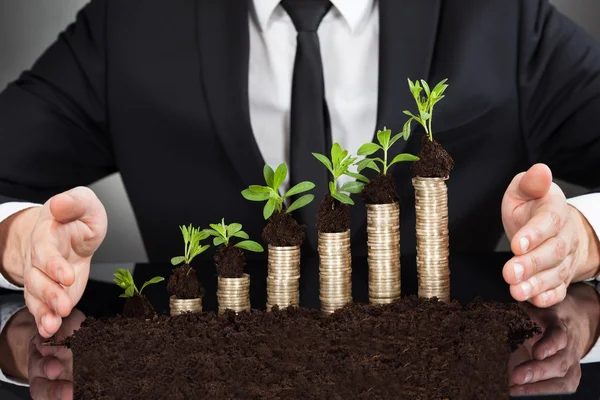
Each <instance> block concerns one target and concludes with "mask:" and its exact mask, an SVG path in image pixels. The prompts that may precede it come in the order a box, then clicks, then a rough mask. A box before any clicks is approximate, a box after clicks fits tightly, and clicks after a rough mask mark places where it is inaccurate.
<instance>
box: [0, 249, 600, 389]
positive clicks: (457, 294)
mask: <svg viewBox="0 0 600 400" xmlns="http://www.w3.org/2000/svg"><path fill="white" fill-rule="evenodd" d="M508 258H509V255H505V254H489V255H483V254H482V255H476V256H452V257H451V269H452V296H453V298H455V299H457V300H459V301H461V302H468V301H470V300H472V299H473V298H475V297H483V298H484V299H485V300H496V301H503V302H508V301H511V299H510V294H509V292H508V287H507V285H506V284H505V283H504V282H503V281H502V275H501V269H502V266H503V264H504V262H505V261H506V260H508ZM106 267H107V266H104V268H106ZM170 270H171V267H170V266H168V265H166V264H165V265H160V264H139V265H137V266H136V267H135V270H134V278H135V280H136V281H144V280H146V279H148V278H150V277H153V276H156V275H162V276H165V277H167V276H168V275H169V273H170ZM197 270H198V275H199V278H200V280H201V281H202V283H203V285H204V287H205V289H206V295H205V298H204V301H203V303H204V308H205V310H215V309H216V305H217V304H216V295H215V292H216V276H215V272H214V267H212V265H211V264H210V263H209V262H205V263H204V267H203V266H202V263H198V264H197ZM247 272H248V273H250V274H251V276H252V288H251V291H252V306H253V308H262V309H264V308H265V301H266V293H265V292H266V288H265V286H266V283H265V278H266V267H265V264H264V262H263V261H256V262H252V261H249V265H248V267H247ZM367 282H368V280H367V265H366V260H364V259H354V260H353V297H354V299H355V301H359V302H366V301H367V300H368V288H367ZM416 286H417V279H416V270H415V262H414V257H403V259H402V289H403V294H415V293H416ZM318 287H319V285H318V260H314V259H307V260H304V261H303V267H302V278H301V305H302V306H305V307H309V308H318V307H319V300H318ZM120 291H121V289H119V288H118V287H117V286H116V285H112V284H109V283H105V282H97V281H91V282H90V283H89V285H88V288H87V289H86V293H85V294H84V297H83V299H82V301H81V302H80V304H79V305H78V309H77V310H74V311H73V313H72V314H71V315H70V316H69V317H68V318H65V319H64V321H63V325H62V327H61V330H60V331H59V333H58V334H57V335H56V337H55V338H54V340H61V339H62V338H64V337H66V336H69V335H70V334H72V333H73V331H75V330H77V329H78V328H79V326H80V325H81V322H82V321H83V320H84V319H85V315H89V316H94V317H99V316H112V315H115V314H117V313H120V312H121V308H122V305H123V300H122V299H120V298H119V297H118V295H119V294H120ZM144 294H146V295H147V296H148V297H149V299H150V301H151V302H152V303H153V305H154V306H155V307H156V309H157V311H158V312H159V313H166V312H167V310H168V295H167V294H166V289H165V288H164V287H160V286H158V285H157V287H154V288H149V289H148V290H147V291H145V292H144ZM20 302H21V303H22V299H21V298H20V296H18V295H14V294H4V295H0V309H1V310H0V313H2V312H4V313H6V312H5V311H3V310H9V311H10V308H11V306H14V307H16V306H18V305H19V303H20ZM523 307H524V308H525V310H526V311H527V313H528V314H529V315H530V316H531V318H532V319H533V320H534V321H535V322H536V323H538V324H539V325H540V326H541V327H542V329H543V333H542V334H540V335H538V336H536V337H534V338H532V339H530V340H528V341H527V342H526V343H525V344H523V345H522V346H520V347H519V348H518V349H517V350H516V351H515V352H514V353H513V354H512V355H511V358H510V361H509V365H508V371H509V377H510V386H511V388H510V392H511V394H512V395H515V396H520V395H542V394H559V393H560V394H564V393H576V394H574V395H572V396H566V397H565V396H557V397H556V398H563V397H564V398H573V399H575V398H580V399H592V398H598V397H599V393H600V383H599V382H598V379H596V378H597V377H600V363H596V364H586V365H582V366H580V363H579V361H580V360H581V358H582V357H583V356H584V355H585V354H587V352H588V351H589V350H590V348H591V347H592V345H593V344H594V343H595V342H596V340H597V336H598V334H599V333H600V332H598V321H599V318H600V296H598V294H597V291H596V289H595V288H594V287H593V286H591V285H587V284H577V285H572V286H571V287H570V289H569V292H568V295H567V298H566V299H565V301H563V302H562V303H561V304H559V305H557V306H554V307H552V308H549V309H538V308H536V307H533V306H531V305H529V304H523ZM42 343H43V339H42V338H41V337H40V336H39V335H37V334H36V326H35V321H34V319H33V317H32V316H31V314H29V312H28V311H27V310H26V309H22V310H20V311H18V312H16V313H14V314H13V315H12V317H11V318H10V320H9V322H8V323H7V324H6V326H5V328H4V330H3V332H2V335H1V338H0V367H1V368H2V371H3V372H4V374H5V375H7V376H9V377H10V378H11V380H13V381H15V382H16V383H19V382H20V383H21V384H29V385H30V390H31V395H30V393H29V388H27V387H19V386H17V384H15V383H13V384H11V383H2V384H0V398H1V399H5V398H6V399H10V398H16V399H29V398H32V397H33V398H34V399H57V398H60V399H70V398H72V396H73V385H72V376H73V355H72V353H71V351H70V350H69V349H66V348H63V347H50V346H44V345H42ZM98 362H101V360H98ZM107 362H108V361H107ZM526 381H527V382H528V383H527V384H525V382H526ZM9 396H13V397H9ZM528 398H530V397H528ZM544 398H546V397H544Z"/></svg>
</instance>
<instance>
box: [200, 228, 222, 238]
mask: <svg viewBox="0 0 600 400" xmlns="http://www.w3.org/2000/svg"><path fill="white" fill-rule="evenodd" d="M204 232H206V233H208V234H209V235H210V236H216V237H219V236H221V234H220V233H219V232H217V231H215V230H214V229H205V230H204Z"/></svg>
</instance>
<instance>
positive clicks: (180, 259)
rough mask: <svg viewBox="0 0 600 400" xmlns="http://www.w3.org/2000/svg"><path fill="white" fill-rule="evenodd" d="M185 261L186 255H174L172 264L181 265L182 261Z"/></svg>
mask: <svg viewBox="0 0 600 400" xmlns="http://www.w3.org/2000/svg"><path fill="white" fill-rule="evenodd" d="M184 261H185V257H184V256H179V257H173V258H171V264H173V265H179V264H181V263H182V262H184Z"/></svg>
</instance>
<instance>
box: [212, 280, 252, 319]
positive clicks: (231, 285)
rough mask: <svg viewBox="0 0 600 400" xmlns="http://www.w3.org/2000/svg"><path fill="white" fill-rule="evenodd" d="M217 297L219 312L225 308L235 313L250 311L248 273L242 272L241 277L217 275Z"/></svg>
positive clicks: (221, 312) (222, 311)
mask: <svg viewBox="0 0 600 400" xmlns="http://www.w3.org/2000/svg"><path fill="white" fill-rule="evenodd" d="M217 299H218V300H219V314H223V313H224V312H225V310H232V311H234V312H236V313H239V312H241V311H250V275H248V274H244V276H242V277H241V278H222V277H220V276H219V277H218V288H217Z"/></svg>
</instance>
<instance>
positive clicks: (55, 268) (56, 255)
mask: <svg viewBox="0 0 600 400" xmlns="http://www.w3.org/2000/svg"><path fill="white" fill-rule="evenodd" d="M31 264H32V265H33V266H34V267H35V268H37V269H39V270H40V271H42V272H43V273H44V274H46V275H47V276H49V277H50V278H52V279H53V280H54V281H55V282H57V283H60V284H61V285H64V286H71V285H72V284H73V283H74V282H75V271H74V269H73V267H72V266H71V264H69V262H68V261H67V260H65V258H64V257H63V256H62V255H61V254H60V252H59V251H58V250H57V249H56V248H55V247H54V246H53V245H51V244H49V243H44V244H36V245H34V246H33V248H32V250H31Z"/></svg>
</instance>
